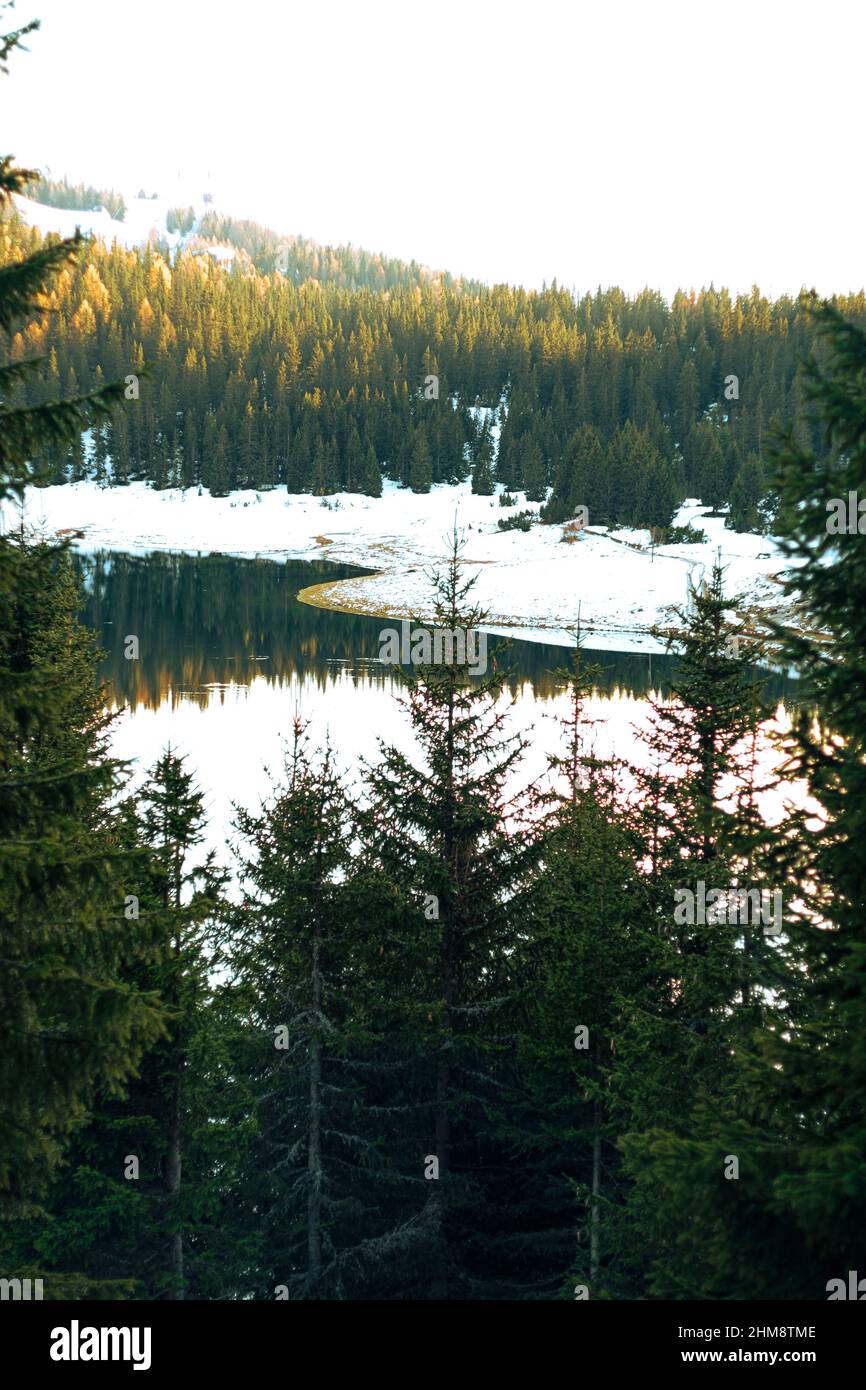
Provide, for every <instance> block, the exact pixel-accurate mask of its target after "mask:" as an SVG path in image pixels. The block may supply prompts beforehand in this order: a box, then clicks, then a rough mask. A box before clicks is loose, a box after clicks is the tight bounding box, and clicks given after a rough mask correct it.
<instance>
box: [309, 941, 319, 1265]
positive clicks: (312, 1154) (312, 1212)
mask: <svg viewBox="0 0 866 1390" xmlns="http://www.w3.org/2000/svg"><path fill="white" fill-rule="evenodd" d="M320 950H321V928H320V925H319V923H318V922H317V923H316V926H315V928H314V932H313V980H312V984H313V1018H314V1024H313V1035H312V1037H311V1039H310V1093H309V1098H310V1129H309V1135H308V1139H307V1173H308V1178H309V1189H308V1192H307V1277H308V1280H309V1285H310V1289H311V1291H315V1290H316V1288H317V1285H318V1283H319V1280H320V1278H321V1274H322V1034H321V1027H320V1015H321V1009H322V976H321V967H320V961H319V956H320Z"/></svg>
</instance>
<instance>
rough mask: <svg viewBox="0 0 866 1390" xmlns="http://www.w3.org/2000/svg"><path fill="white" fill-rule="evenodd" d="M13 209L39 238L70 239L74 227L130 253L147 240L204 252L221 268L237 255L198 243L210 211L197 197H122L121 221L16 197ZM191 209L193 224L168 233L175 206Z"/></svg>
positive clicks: (230, 249)
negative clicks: (201, 225)
mask: <svg viewBox="0 0 866 1390" xmlns="http://www.w3.org/2000/svg"><path fill="white" fill-rule="evenodd" d="M13 202H14V203H15V207H16V209H17V211H18V213H19V215H20V216H21V219H22V221H24V222H26V223H27V225H28V226H29V227H38V228H39V230H40V232H42V234H43V236H44V235H45V234H46V233H48V232H56V233H57V234H58V235H59V236H63V237H70V236H74V234H75V229H76V227H79V228H80V229H81V231H82V232H84V234H85V235H89V236H94V237H99V238H100V240H102V241H104V242H105V243H106V245H107V246H111V244H112V243H113V242H117V243H118V245H119V246H124V247H126V249H127V250H128V251H129V250H132V249H133V248H134V247H136V246H146V245H147V243H148V242H149V241H153V240H157V241H160V242H163V243H165V245H167V246H168V248H169V250H170V251H171V252H172V253H174V252H176V251H178V250H182V249H183V248H184V247H187V246H188V247H190V248H191V249H192V251H193V254H194V255H201V254H203V253H206V254H207V255H209V256H211V257H212V258H213V259H214V260H215V261H217V262H219V263H220V264H222V265H225V266H230V265H231V264H232V262H233V261H234V259H235V258H236V256H237V250H236V249H235V247H233V246H227V245H224V244H220V243H217V244H208V243H205V242H203V241H202V240H201V237H200V234H199V233H198V231H197V227H198V225H199V222H200V219H201V218H202V216H203V215H204V214H205V213H206V212H209V211H212V210H213V209H212V208H211V207H209V206H208V205H207V204H205V203H204V201H203V200H202V199H201V198H200V197H199V198H198V199H190V198H188V197H184V196H183V195H182V194H179V195H178V197H176V198H126V199H125V202H126V214H125V217H124V220H123V221H122V222H119V221H117V219H116V218H114V217H112V216H111V214H110V213H108V212H107V211H106V210H105V208H98V209H96V210H94V211H88V210H82V209H80V208H54V207H48V206H47V205H46V204H45V203H37V202H34V200H33V199H32V198H25V197H23V196H21V195H20V194H15V195H14V197H13ZM187 206H190V207H192V208H193V211H194V214H195V222H194V224H193V227H192V229H191V230H190V231H189V232H186V233H184V234H181V233H180V232H179V231H173V232H170V231H169V230H168V226H167V218H168V214H169V212H170V210H171V209H172V208H175V207H187Z"/></svg>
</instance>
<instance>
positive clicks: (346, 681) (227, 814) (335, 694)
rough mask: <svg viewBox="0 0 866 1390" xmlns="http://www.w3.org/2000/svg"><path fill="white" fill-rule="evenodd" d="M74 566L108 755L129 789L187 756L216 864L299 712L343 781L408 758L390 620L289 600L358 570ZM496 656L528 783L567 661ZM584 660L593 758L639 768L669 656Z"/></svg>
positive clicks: (529, 646) (778, 685) (106, 559)
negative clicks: (105, 688)
mask: <svg viewBox="0 0 866 1390" xmlns="http://www.w3.org/2000/svg"><path fill="white" fill-rule="evenodd" d="M75 563H76V567H77V569H78V572H79V574H80V577H81V580H82V583H83V585H84V589H85V595H86V603H85V609H84V614H83V616H84V620H85V621H86V622H87V624H88V625H89V626H90V627H92V628H94V629H95V631H96V632H97V633H98V634H99V635H100V638H101V641H102V645H103V648H104V650H105V653H106V657H105V661H104V663H103V674H104V676H105V678H106V680H107V681H108V683H109V686H110V690H111V697H112V701H113V704H114V706H115V708H116V709H117V710H118V711H119V713H118V716H117V719H116V721H115V726H114V732H113V748H114V751H115V753H116V754H117V756H119V757H122V758H126V759H129V760H130V761H131V762H132V763H133V764H134V767H133V772H134V775H135V776H136V777H138V776H140V775H141V772H142V771H143V770H145V769H147V768H148V767H150V766H151V765H152V764H153V763H154V762H155V761H156V759H157V757H158V756H159V755H160V753H161V752H162V751H163V750H164V748H165V747H166V746H168V745H169V744H170V745H171V746H172V748H174V749H175V750H176V751H177V752H179V753H183V754H185V755H187V757H188V759H189V762H190V765H191V766H192V768H193V769H194V770H195V773H196V776H197V779H198V782H199V784H200V786H201V787H202V789H203V790H204V791H205V792H206V800H207V806H208V812H209V817H210V834H209V841H210V843H212V844H213V845H215V846H217V847H218V849H219V850H220V853H221V856H222V857H223V858H225V859H226V860H227V861H228V856H227V853H226V842H227V840H228V839H229V838H230V835H231V823H232V819H233V811H232V803H233V802H237V803H241V804H244V805H249V806H254V805H257V804H258V801H259V799H260V798H261V796H262V795H264V794H266V792H267V790H268V786H269V775H268V773H267V772H266V768H270V769H272V770H273V771H274V772H278V771H279V768H280V765H281V762H282V748H283V746H284V742H285V740H286V739H287V738H288V736H289V735H290V733H291V728H292V722H293V719H294V717H295V715H296V714H299V715H300V716H301V717H302V718H303V719H304V720H305V721H307V723H308V728H309V734H310V738H311V740H312V742H313V743H314V744H316V743H321V742H323V741H324V740H325V739H326V738H327V739H328V740H329V741H330V743H331V746H332V747H333V749H334V752H335V755H336V760H337V763H338V764H339V765H340V766H341V767H342V768H343V769H344V770H345V772H346V774H347V775H348V776H349V777H350V778H352V777H354V776H355V775H356V774H357V772H358V769H359V767H360V764H361V761H362V760H363V759H372V758H375V756H376V748H377V741H378V740H379V739H381V738H385V739H387V740H388V741H389V742H394V743H396V744H397V745H398V746H399V747H401V748H402V749H403V750H404V751H406V752H410V751H411V750H412V747H413V741H412V737H411V734H410V732H409V729H408V724H407V719H406V716H405V714H404V713H403V712H402V710H401V708H400V706H399V704H398V702H397V696H398V694H399V687H400V682H399V675H398V673H397V672H395V670H394V668H392V667H388V666H385V665H383V664H382V662H381V661H380V660H379V650H380V638H379V634H380V632H381V630H382V628H383V627H385V626H388V620H387V619H381V618H378V617H376V618H371V617H365V616H356V615H352V614H347V613H335V612H332V611H329V610H326V609H318V608H313V607H311V606H310V605H309V604H305V603H300V602H299V601H298V599H297V594H298V592H299V590H301V589H304V588H307V587H308V586H309V585H311V584H318V583H323V582H324V581H326V580H328V579H342V578H349V577H351V576H352V575H356V574H359V573H361V572H362V571H360V570H358V569H355V568H352V567H350V566H345V565H342V566H341V565H335V564H331V563H329V562H327V561H323V560H289V561H287V562H286V563H284V564H282V563H277V562H275V561H273V560H249V559H237V558H234V557H231V556H227V555H200V556H196V555H185V554H168V553H165V552H154V553H152V554H149V555H143V556H142V555H127V554H122V553H118V552H114V551H112V552H101V553H95V554H81V555H77V556H76V557H75ZM398 626H399V625H398ZM129 635H135V636H137V638H138V641H139V658H138V660H127V659H126V657H125V655H124V649H125V639H126V638H127V637H128V636H129ZM498 643H499V639H495V638H490V641H489V647H490V650H493V649H494V647H497V662H498V663H499V664H500V666H501V667H503V668H504V669H505V670H506V673H507V675H506V679H507V687H508V692H509V695H508V697H510V698H512V699H513V707H512V711H511V715H510V718H511V721H512V724H513V727H514V728H515V729H518V728H519V729H521V730H523V731H526V732H527V733H528V734H529V736H530V738H531V740H532V747H531V749H530V751H529V753H528V755H527V758H526V762H525V766H524V768H523V776H524V777H525V779H526V780H529V778H530V777H531V776H533V775H535V774H536V773H538V772H539V771H541V770H542V769H543V768H544V766H545V763H546V756H547V754H549V753H551V752H556V751H559V747H560V741H561V730H560V729H559V727H558V724H557V720H558V718H561V717H562V715H563V714H564V713H565V708H566V701H565V698H564V696H563V694H562V690H563V685H562V680H561V678H559V677H558V676H557V675H556V672H557V670H558V669H561V668H562V667H563V666H567V665H568V662H569V659H570V658H569V652H568V649H567V648H564V647H561V646H550V645H546V644H544V643H539V642H529V641H525V640H514V641H512V642H510V644H507V646H505V645H503V647H498ZM583 660H584V662H586V663H591V664H593V665H598V667H599V668H600V670H599V675H598V679H597V682H596V690H595V693H594V696H593V699H592V700H591V701H589V702H588V708H587V715H588V718H589V719H590V720H591V721H593V729H592V733H591V735H590V736H591V738H592V740H593V744H594V748H595V751H596V752H597V754H598V755H599V756H607V755H609V754H617V755H618V756H620V757H634V756H636V755H637V756H639V743H638V741H637V739H636V734H635V729H636V727H639V725H640V724H641V723H642V721H643V719H644V718H645V716H646V713H647V704H646V700H647V696H648V694H649V692H650V691H656V692H658V693H661V694H665V693H666V692H667V690H668V688H669V680H670V676H671V672H672V669H673V667H674V665H675V658H673V657H668V656H659V655H653V656H649V655H642V654H638V653H634V652H609V651H604V652H593V651H592V650H591V649H590V648H588V647H587V648H584V656H583ZM791 685H792V683H791V682H790V681H787V680H786V679H785V678H784V677H782V676H776V675H769V676H768V679H767V689H768V692H769V693H770V694H771V695H772V697H773V699H774V701H776V700H778V701H782V700H783V699H784V696H785V693H786V691H789V690H790V689H791ZM503 698H507V697H503Z"/></svg>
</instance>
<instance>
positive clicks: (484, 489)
mask: <svg viewBox="0 0 866 1390" xmlns="http://www.w3.org/2000/svg"><path fill="white" fill-rule="evenodd" d="M472 491H473V492H474V493H476V494H478V495H479V496H480V497H491V496H492V495H493V439H492V436H491V434H490V421H489V419H487V418H485V420H484V424H483V425H482V427H481V432H480V434H479V436H478V441H477V443H476V445H475V449H474V452H473V464H472Z"/></svg>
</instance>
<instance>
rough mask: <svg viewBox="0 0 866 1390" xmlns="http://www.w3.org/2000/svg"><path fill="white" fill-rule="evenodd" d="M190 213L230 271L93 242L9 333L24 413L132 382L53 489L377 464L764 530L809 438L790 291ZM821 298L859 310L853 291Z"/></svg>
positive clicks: (63, 462) (373, 472)
mask: <svg viewBox="0 0 866 1390" xmlns="http://www.w3.org/2000/svg"><path fill="white" fill-rule="evenodd" d="M203 222H204V223H207V226H206V227H204V226H203V227H202V228H201V230H202V232H203V233H205V234H210V235H212V236H213V237H214V238H215V237H217V236H219V237H221V238H225V239H227V240H229V241H232V242H233V243H234V244H235V245H236V246H237V247H239V248H241V251H242V252H243V254H242V255H240V257H239V260H238V263H237V264H236V265H235V266H234V268H232V269H226V268H225V267H224V266H221V265H217V264H214V262H213V260H212V258H211V257H210V256H209V255H208V254H206V251H204V250H203V247H204V246H206V245H207V244H208V237H207V235H205V236H204V238H203V239H199V240H198V241H197V242H196V243H195V244H194V245H192V244H191V246H190V247H188V248H187V249H185V250H180V251H178V252H177V253H176V254H175V255H174V257H173V258H172V256H171V255H170V254H169V251H168V248H167V247H164V248H162V249H160V248H158V247H153V246H148V247H147V248H145V249H143V250H135V251H127V250H124V249H122V248H120V247H118V246H114V247H113V248H112V249H107V248H106V247H105V246H104V245H102V244H100V243H98V242H97V243H94V244H91V245H90V246H89V247H88V249H87V252H86V254H85V255H84V256H82V257H81V259H80V261H79V262H78V264H77V265H76V266H74V267H71V268H69V269H67V270H66V271H64V273H63V274H62V275H61V276H59V277H58V279H57V280H56V282H55V283H54V285H53V286H52V290H51V293H50V296H49V299H48V305H47V307H48V308H49V309H50V311H51V312H50V313H49V314H47V315H46V316H45V317H44V318H42V319H41V320H40V321H37V322H33V323H31V324H30V325H29V326H27V327H26V328H19V329H17V330H16V331H14V332H13V333H12V334H11V337H10V341H9V344H8V351H9V360H10V361H11V362H19V361H23V360H25V359H26V358H28V357H31V356H34V355H36V356H39V357H41V358H42V359H44V366H43V368H42V369H41V370H40V371H39V372H38V373H36V374H28V375H27V376H26V378H25V379H24V380H23V381H22V383H21V385H20V386H19V387H18V391H19V399H20V400H21V402H22V403H25V402H27V403H31V404H36V403H38V402H39V401H40V400H44V399H51V398H54V397H56V396H62V395H64V394H69V395H75V394H76V393H77V392H78V391H79V390H83V389H90V388H98V387H99V385H100V383H102V382H104V381H112V380H118V379H127V378H129V379H130V380H129V387H128V395H129V400H128V402H127V405H126V408H125V409H123V410H120V411H117V412H115V414H114V415H113V416H112V418H111V419H110V420H106V421H105V422H104V423H102V424H97V425H96V426H94V429H93V433H92V437H91V439H90V441H89V446H88V445H85V444H84V443H83V442H82V441H75V442H73V443H72V444H71V445H70V446H68V447H65V448H59V447H58V446H57V445H52V446H50V447H49V448H47V449H46V450H45V457H44V458H43V459H42V460H40V461H41V462H45V463H48V464H49V465H50V471H49V478H50V480H51V481H54V482H63V481H69V480H72V481H77V480H80V479H83V478H87V477H93V478H95V479H96V480H97V481H98V482H99V483H101V484H108V485H115V486H121V485H123V484H124V483H127V482H129V481H131V480H135V479H146V480H148V481H149V482H151V483H152V484H153V486H154V487H157V488H164V487H169V486H181V487H197V486H201V487H203V488H207V489H209V490H210V491H211V492H212V493H213V494H215V495H224V494H226V493H227V492H229V491H231V490H233V489H236V488H254V489H256V490H261V489H266V488H272V487H274V486H277V485H284V486H285V487H287V488H288V490H289V491H290V492H312V493H314V494H316V495H326V494H328V493H333V492H336V491H343V490H345V491H349V492H362V493H367V494H370V495H372V496H376V495H378V493H379V492H380V490H381V480H382V478H383V477H385V478H390V479H394V480H396V481H397V482H399V483H401V484H403V485H404V486H406V487H408V488H411V489H413V490H414V491H415V492H425V491H428V490H429V488H430V487H431V485H433V484H434V483H441V482H455V481H457V480H460V479H463V478H466V477H467V476H470V475H471V478H472V487H473V489H474V490H475V491H476V492H479V493H487V494H490V493H493V491H494V489H495V485H496V484H497V483H499V484H502V485H503V487H504V488H505V489H512V490H514V491H519V492H524V493H525V495H526V497H527V499H528V500H530V501H534V502H544V503H546V505H545V506H544V508H543V509H542V520H545V521H562V520H566V519H567V518H569V517H570V516H573V515H574V513H575V511H576V509H577V507H579V506H585V507H586V508H587V509H588V513H589V517H590V520H591V522H594V523H596V524H599V525H607V524H621V525H643V526H651V527H656V528H660V529H662V530H663V528H666V527H668V526H669V524H670V522H671V519H672V516H673V512H674V509H675V507H676V506H677V505H678V504H679V503H680V502H681V501H682V500H683V498H685V497H687V496H694V497H699V498H701V499H702V500H703V502H704V503H705V504H706V505H708V506H712V507H713V508H721V507H724V506H729V507H730V515H729V521H730V524H731V525H733V526H735V527H737V528H739V529H753V530H762V529H766V528H767V526H768V525H769V524H770V522H771V519H772V516H773V513H774V509H775V503H776V499H775V495H774V493H773V490H772V488H771V487H770V486H769V482H768V479H767V476H766V469H767V464H766V451H767V443H768V440H769V437H770V431H771V428H772V425H773V424H774V422H782V423H790V424H792V425H793V428H794V430H795V436H796V438H797V440H798V442H799V443H800V444H801V445H804V446H806V447H812V448H816V447H820V440H819V437H818V435H817V433H816V432H815V431H814V428H813V427H812V426H811V425H810V423H809V421H808V419H807V418H806V416H805V413H804V411H803V410H802V406H801V402H800V399H799V394H798V386H797V377H798V370H799V368H800V364H801V361H802V360H803V359H806V360H808V359H809V358H810V356H811V355H812V353H813V352H814V350H815V333H814V327H813V325H812V321H811V319H810V316H809V313H808V299H807V298H806V297H805V296H802V297H800V298H798V299H791V298H782V299H779V300H776V301H775V302H771V301H769V300H767V299H765V298H763V297H762V296H761V295H760V294H759V293H758V291H757V290H755V291H754V292H753V293H752V294H751V295H749V296H740V297H738V298H736V299H732V298H731V296H730V295H729V294H728V293H727V292H726V291H724V290H721V291H716V290H714V289H709V290H704V291H702V292H701V293H700V294H695V293H690V294H684V293H679V294H677V295H676V296H675V297H674V299H673V302H672V303H671V304H670V305H668V304H667V303H665V301H664V300H663V298H662V297H661V296H660V295H659V294H656V293H654V292H652V291H649V290H647V291H645V292H644V293H643V294H641V295H638V296H637V297H636V298H634V299H629V298H628V297H627V296H625V295H624V294H622V293H621V292H620V291H618V290H615V289H614V290H607V291H599V292H598V293H596V294H594V295H589V294H587V295H584V296H583V297H580V298H576V297H575V296H574V295H572V294H571V293H569V292H566V291H565V290H562V289H559V288H557V287H556V286H552V287H551V288H549V289H546V290H544V291H543V292H540V293H536V292H530V291H525V290H521V289H514V288H511V287H509V286H504V285H498V286H493V287H485V286H481V285H475V284H468V283H464V282H461V281H456V282H455V281H453V280H451V278H450V277H440V276H434V275H432V274H428V273H426V272H423V271H422V270H421V269H420V268H419V267H417V266H414V265H412V266H407V265H403V264H402V263H400V262H388V261H385V260H383V259H382V258H381V257H374V256H368V255H367V254H366V253H362V252H357V251H355V250H353V249H352V248H338V249H336V250H334V249H327V248H321V247H315V246H314V245H313V244H312V243H309V242H305V241H303V240H302V239H295V240H293V241H286V240H283V241H280V240H279V239H277V238H276V237H275V235H274V234H273V233H269V232H267V231H266V230H265V229H262V228H257V227H256V226H255V225H254V224H251V223H237V222H231V221H230V220H228V219H222V218H220V217H218V216H217V215H216V214H215V213H209V214H207V215H206V217H205V218H204V219H203ZM177 225H178V226H179V227H181V226H184V225H186V224H185V222H184V221H183V210H177ZM50 240H51V238H49V243H50ZM41 245H42V240H41V237H40V234H39V233H38V232H37V231H33V230H29V229H27V228H26V227H25V226H23V224H21V223H20V221H18V220H16V219H15V218H14V217H10V218H7V220H6V221H5V222H4V223H3V224H2V227H0V261H2V262H7V263H8V262H10V261H14V260H15V259H16V258H20V257H21V256H23V255H26V254H33V253H35V252H36V251H37V250H38V249H39V247H40V246H41ZM266 272H267V273H266ZM836 304H837V307H838V308H839V309H840V311H841V312H843V313H845V314H846V316H848V317H849V318H851V319H852V320H853V321H857V322H866V301H864V297H863V295H862V294H860V295H856V296H851V297H848V298H840V299H839V300H837V301H836ZM478 404H481V405H484V406H486V407H488V409H487V410H486V411H477V410H473V409H472V407H474V406H476V405H478ZM495 425H499V426H501V434H500V436H499V440H498V448H497V447H495V435H496V430H495V429H494V428H492V427H493V426H495Z"/></svg>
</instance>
